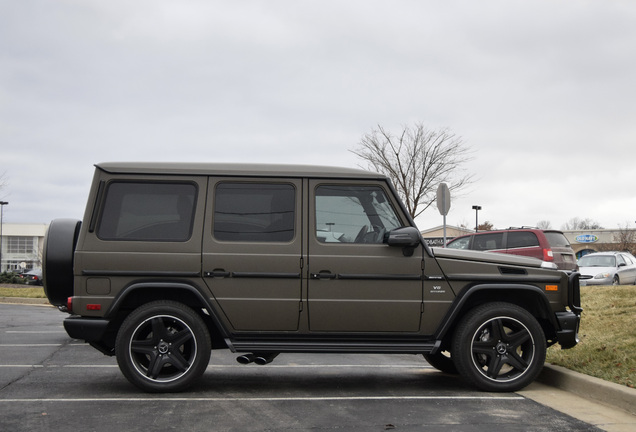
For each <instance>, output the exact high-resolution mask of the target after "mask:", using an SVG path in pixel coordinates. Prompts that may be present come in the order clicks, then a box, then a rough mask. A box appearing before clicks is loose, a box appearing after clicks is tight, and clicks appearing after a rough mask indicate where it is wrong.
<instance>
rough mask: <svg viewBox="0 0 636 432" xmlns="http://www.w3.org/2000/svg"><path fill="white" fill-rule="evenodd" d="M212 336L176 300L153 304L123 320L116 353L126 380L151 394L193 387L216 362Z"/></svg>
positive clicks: (195, 316)
mask: <svg viewBox="0 0 636 432" xmlns="http://www.w3.org/2000/svg"><path fill="white" fill-rule="evenodd" d="M210 350H211V343H210V333H209V331H208V328H207V327H206V325H205V323H204V322H203V320H202V319H201V317H200V316H199V315H197V314H196V313H195V312H194V311H193V310H192V309H190V308H189V307H187V306H185V305H183V304H181V303H177V302H172V301H156V302H152V303H148V304H146V305H144V306H141V307H140V308H138V309H136V310H135V311H133V312H132V313H131V314H130V315H129V316H128V317H127V318H126V320H125V321H124V322H123V324H122V326H121V328H120V329H119V333H118V334H117V342H116V346H115V352H116V355H117V363H118V364H119V368H120V370H121V371H122V373H123V374H124V376H125V377H126V378H127V379H128V381H130V382H131V383H133V384H134V385H136V386H137V387H139V388H140V389H142V390H144V391H147V392H175V391H181V390H183V389H185V388H187V387H188V386H190V385H191V384H192V383H193V382H194V380H196V379H197V378H199V377H200V376H201V375H202V374H203V372H204V371H205V369H206V367H207V366H208V362H209V361H210Z"/></svg>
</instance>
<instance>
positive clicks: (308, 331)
mask: <svg viewBox="0 0 636 432" xmlns="http://www.w3.org/2000/svg"><path fill="white" fill-rule="evenodd" d="M42 260H43V263H44V266H43V268H44V279H45V284H44V291H45V293H46V295H47V297H48V299H49V301H50V302H51V304H52V305H55V306H58V307H59V308H60V310H62V311H64V312H68V313H69V314H70V315H69V316H68V317H66V319H65V320H64V328H65V329H66V332H67V333H68V335H69V336H70V337H71V338H74V339H81V340H85V341H87V342H88V343H90V345H91V346H92V347H94V348H96V349H98V350H99V351H101V352H103V353H104V354H107V355H110V356H115V357H116V359H117V364H118V365H119V368H120V370H121V372H122V373H123V375H124V376H125V377H126V378H127V379H128V380H129V381H130V382H131V383H133V384H134V385H136V386H138V387H139V388H141V389H143V390H145V391H148V392H173V391H180V390H183V389H185V388H187V387H188V386H190V385H192V384H194V383H196V382H197V381H199V377H200V376H201V375H202V374H203V373H204V372H205V371H206V369H207V367H208V363H209V361H210V355H211V350H212V349H229V350H230V351H232V352H235V353H237V354H238V357H237V361H238V362H239V363H241V364H249V363H255V364H258V365H265V364H268V363H270V362H271V361H273V360H274V358H275V357H276V356H277V355H278V354H281V353H312V354H313V355H318V354H319V353H330V354H333V353H384V354H388V353H395V354H405V353H412V354H423V355H424V358H425V359H426V360H427V361H428V362H429V363H430V364H431V365H432V366H433V367H435V368H438V369H440V370H443V371H446V372H454V373H459V374H460V375H461V376H463V377H464V378H465V379H466V380H467V382H469V383H471V384H473V385H474V386H476V387H478V388H480V389H482V390H486V391H505V392H509V391H516V390H519V389H520V388H523V387H525V386H526V385H528V384H529V383H530V382H532V381H533V380H534V379H535V377H536V376H537V375H538V374H539V373H540V371H541V368H542V367H543V363H544V360H545V355H546V347H548V346H550V345H553V344H556V343H559V344H560V345H561V347H562V348H566V349H567V348H572V347H573V346H575V345H576V344H577V343H578V328H579V321H580V315H581V311H582V309H581V307H580V291H579V283H578V277H579V274H578V273H576V272H573V273H569V274H568V273H566V272H563V271H559V270H558V269H557V268H556V266H555V265H554V264H552V263H547V262H543V261H539V260H537V259H533V258H527V257H521V256H514V255H506V254H489V253H483V252H476V251H465V250H454V249H443V248H435V249H431V248H429V247H428V246H427V245H426V243H425V242H424V239H423V238H422V236H421V234H420V232H419V230H418V229H417V227H416V226H415V222H414V221H413V220H412V219H411V218H410V216H409V214H408V212H407V210H406V207H405V206H404V204H403V203H402V202H401V201H400V199H399V196H398V194H397V193H396V191H395V189H394V188H393V186H392V184H391V182H390V180H389V179H388V178H386V177H385V176H383V175H381V174H376V173H370V172H367V171H361V170H356V169H348V168H334V167H312V166H301V165H278V164H277V165H257V164H243V163H241V164H210V163H186V164H184V163H133V162H129V163H103V164H98V165H96V168H95V175H94V181H93V183H92V188H91V191H90V193H89V198H88V202H87V207H86V213H85V217H84V219H83V221H79V220H75V219H55V220H54V221H53V222H51V224H50V226H49V228H48V231H47V234H46V237H45V243H44V253H43V258H42ZM446 353H448V354H449V355H450V356H447V355H446ZM71 380H72V379H71ZM209 382H210V383H213V382H214V378H213V377H212V378H210V380H209ZM70 391H72V390H70Z"/></svg>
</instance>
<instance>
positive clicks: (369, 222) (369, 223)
mask: <svg viewBox="0 0 636 432" xmlns="http://www.w3.org/2000/svg"><path fill="white" fill-rule="evenodd" d="M400 226H401V223H400V219H399V218H398V216H397V214H396V213H395V210H394V209H393V207H392V206H391V203H390V201H389V200H388V199H387V197H386V195H385V193H384V191H383V190H382V189H381V188H379V187H377V186H340V185H324V186H319V187H318V188H317V189H316V238H317V239H318V241H320V242H322V243H382V242H383V240H384V234H385V233H387V232H389V231H391V230H392V229H395V228H398V227H400Z"/></svg>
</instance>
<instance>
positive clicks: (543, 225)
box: [537, 220, 552, 230]
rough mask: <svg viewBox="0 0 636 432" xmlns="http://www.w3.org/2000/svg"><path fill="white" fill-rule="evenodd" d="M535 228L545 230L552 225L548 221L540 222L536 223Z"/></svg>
mask: <svg viewBox="0 0 636 432" xmlns="http://www.w3.org/2000/svg"><path fill="white" fill-rule="evenodd" d="M537 228H539V229H543V230H547V229H551V228H552V224H551V223H550V221H549V220H540V221H539V222H537Z"/></svg>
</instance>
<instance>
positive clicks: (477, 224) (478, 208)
mask: <svg viewBox="0 0 636 432" xmlns="http://www.w3.org/2000/svg"><path fill="white" fill-rule="evenodd" d="M473 210H475V232H477V231H479V222H478V220H479V217H478V216H479V210H481V206H478V205H474V206H473Z"/></svg>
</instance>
